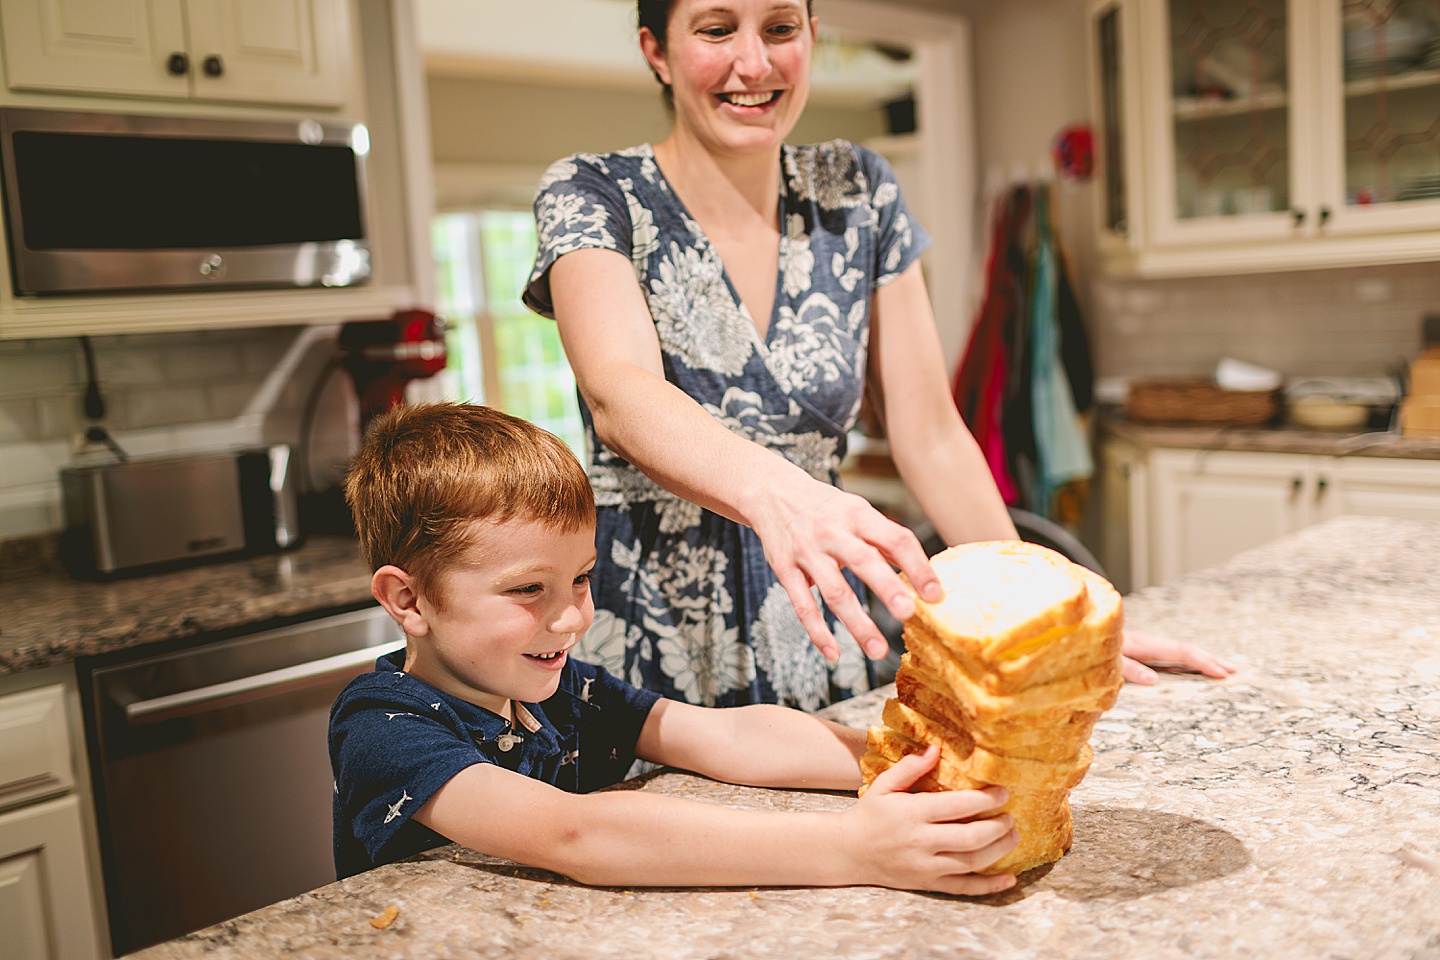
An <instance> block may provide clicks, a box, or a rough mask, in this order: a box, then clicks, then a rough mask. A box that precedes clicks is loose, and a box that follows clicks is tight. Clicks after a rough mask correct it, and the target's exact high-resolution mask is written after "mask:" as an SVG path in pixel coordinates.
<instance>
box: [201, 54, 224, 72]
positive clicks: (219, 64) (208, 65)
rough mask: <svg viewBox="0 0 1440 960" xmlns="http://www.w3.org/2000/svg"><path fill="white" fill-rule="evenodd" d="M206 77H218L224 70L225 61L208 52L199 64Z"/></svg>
mask: <svg viewBox="0 0 1440 960" xmlns="http://www.w3.org/2000/svg"><path fill="white" fill-rule="evenodd" d="M201 66H202V68H203V69H204V71H205V76H207V77H218V76H220V75H221V74H223V73H224V72H225V61H223V60H221V59H220V58H219V56H217V55H216V54H213V53H212V54H210V56H208V57H206V58H205V62H204V63H203V64H202V65H201Z"/></svg>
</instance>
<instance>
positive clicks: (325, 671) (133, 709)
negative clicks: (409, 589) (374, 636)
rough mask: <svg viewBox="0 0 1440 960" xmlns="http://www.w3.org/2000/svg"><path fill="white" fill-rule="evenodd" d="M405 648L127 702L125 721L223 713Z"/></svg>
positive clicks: (398, 644)
mask: <svg viewBox="0 0 1440 960" xmlns="http://www.w3.org/2000/svg"><path fill="white" fill-rule="evenodd" d="M404 646H405V641H404V640H397V641H391V642H390V643H382V644H379V645H378V646H374V647H366V648H364V649H363V650H350V651H347V652H345V653H337V654H335V655H334V656H331V657H325V658H323V659H320V660H312V661H310V662H309V663H298V664H296V665H295V666H293V667H282V668H281V669H279V670H270V671H267V672H265V673H257V674H255V675H254V676H249V677H241V678H240V679H239V680H227V681H225V682H224V683H213V684H211V685H209V686H207V687H196V688H195V689H194V690H185V691H182V692H180V693H172V694H167V695H166V696H163V697H155V698H154V699H151V700H140V701H137V702H135V703H127V704H126V705H125V719H126V720H128V721H130V723H132V724H137V725H138V724H146V723H160V722H161V721H163V720H174V719H175V718H177V717H189V716H194V715H195V714H197V713H206V712H210V711H214V710H223V709H225V708H226V707H234V706H238V705H240V704H242V703H249V702H251V701H254V700H262V699H264V698H266V697H274V696H279V695H280V694H283V693H292V692H294V691H296V690H303V689H305V688H307V687H314V686H319V685H320V684H323V683H325V682H326V681H327V680H329V679H330V678H331V677H334V676H335V675H337V674H344V673H347V672H354V670H355V668H356V667H361V666H364V665H366V664H369V663H374V662H375V661H376V660H377V659H379V658H380V657H383V656H385V655H386V654H387V653H391V652H393V651H395V650H399V649H401V648H402V647H404Z"/></svg>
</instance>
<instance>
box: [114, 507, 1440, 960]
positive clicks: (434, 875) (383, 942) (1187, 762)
mask: <svg viewBox="0 0 1440 960" xmlns="http://www.w3.org/2000/svg"><path fill="white" fill-rule="evenodd" d="M1437 569H1440V524H1435V523H1426V522H1419V521H1413V522H1412V521H1399V520H1382V519H1357V518H1344V519H1341V520H1336V521H1331V522H1329V523H1326V524H1323V525H1321V526H1317V527H1312V528H1309V529H1307V530H1305V531H1303V532H1301V533H1300V534H1298V535H1296V536H1294V537H1292V538H1289V539H1287V540H1283V541H1280V542H1277V543H1275V544H1271V545H1268V546H1266V547H1262V548H1260V549H1257V550H1254V551H1251V552H1249V553H1246V554H1242V555H1241V556H1239V557H1237V558H1235V559H1234V560H1232V561H1230V562H1228V563H1226V564H1225V565H1223V566H1220V567H1217V568H1214V569H1212V570H1209V571H1206V572H1204V573H1200V574H1196V575H1192V576H1189V577H1186V578H1183V579H1181V580H1178V581H1175V582H1174V583H1172V584H1170V585H1168V586H1165V587H1163V588H1153V589H1150V590H1147V591H1144V592H1142V593H1140V594H1137V595H1135V596H1132V597H1130V598H1127V600H1126V605H1127V616H1128V619H1129V622H1130V623H1131V624H1132V625H1133V626H1136V627H1142V628H1148V629H1151V630H1154V631H1158V632H1163V633H1166V634H1168V635H1171V636H1175V637H1180V638H1183V639H1186V640H1191V641H1195V642H1198V643H1203V644H1205V645H1207V646H1209V647H1210V648H1212V649H1214V650H1215V651H1217V652H1219V653H1222V654H1224V655H1225V656H1227V657H1230V658H1233V659H1234V660H1235V662H1236V663H1237V664H1238V665H1239V667H1240V669H1239V672H1238V673H1236V674H1235V676H1233V677H1231V678H1230V679H1229V680H1226V681H1223V682H1216V681H1211V680H1205V679H1201V678H1197V677H1192V676H1180V675H1162V676H1161V677H1160V681H1159V683H1158V684H1157V685H1155V686H1154V687H1148V688H1147V687H1137V686H1133V685H1132V686H1127V687H1126V688H1125V690H1124V691H1123V693H1122V694H1121V697H1120V701H1119V703H1118V704H1117V706H1116V708H1115V709H1114V710H1113V711H1111V712H1110V713H1109V714H1107V715H1106V716H1105V717H1104V718H1103V719H1102V720H1101V722H1100V724H1099V726H1098V727H1097V728H1096V730H1095V734H1094V737H1093V741H1092V742H1093V744H1094V746H1095V751H1096V759H1095V763H1094V766H1093V767H1092V769H1091V771H1090V773H1089V776H1087V777H1086V779H1085V780H1084V782H1083V783H1081V784H1080V785H1079V786H1078V787H1077V788H1076V789H1075V791H1074V792H1073V794H1072V798H1071V799H1072V805H1073V809H1074V816H1075V842H1074V847H1073V848H1072V850H1071V851H1070V853H1069V854H1067V855H1066V856H1065V857H1064V858H1063V859H1062V860H1060V861H1059V862H1058V863H1056V864H1054V865H1051V866H1049V867H1042V868H1040V869H1037V870H1034V871H1031V872H1029V873H1027V874H1025V875H1023V876H1022V877H1021V882H1020V884H1019V885H1018V886H1017V888H1015V889H1013V890H1010V891H1007V892H1005V893H1004V894H1001V895H998V896H996V897H991V898H983V899H969V900H967V899H959V898H951V897H945V896H936V895H927V894H919V893H906V892H900V891H893V890H886V889H880V888H871V887H852V888H843V889H804V888H779V889H769V888H762V889H755V890H748V889H742V890H714V889H704V890H643V889H599V888H591V887H584V886H580V885H578V884H575V883H572V882H570V881H568V880H566V879H564V878H562V877H559V876H557V875H554V874H551V873H547V872H545V871H540V870H533V869H527V868H522V867H517V866H515V865H514V864H511V863H508V862H505V861H499V860H495V859H493V858H489V857H484V856H480V855H478V854H475V853H473V852H470V851H467V850H464V849H462V848H459V847H455V846H450V847H444V848H441V849H439V850H436V851H433V852H432V853H431V854H430V855H428V856H425V857H423V858H420V859H416V860H413V861H409V862H405V863H401V864H396V865H393V866H389V867H383V868H380V869H378V870H375V871H372V872H370V873H368V874H363V875H361V876H358V877H354V878H351V879H349V880H347V881H344V882H342V883H336V884H331V885H329V886H326V887H323V888H321V889H319V890H316V891H313V892H311V893H308V894H305V895H302V896H299V897H295V898H293V899H290V900H287V901H284V902H282V903H279V904H275V905H273V906H270V907H267V908H265V909H262V910H259V911H257V912H255V913H252V914H248V915H246V916H244V917H240V918H238V919H236V920H232V921H230V922H227V923H224V924H220V925H219V926H216V927H212V928H210V929H207V930H204V931H200V932H198V933H196V934H193V935H191V936H188V937H185V938H182V939H180V940H176V941H172V942H170V943H168V944H162V945H160V946H157V947H154V948H151V949H150V950H148V951H145V952H143V954H142V956H143V957H145V958H146V960H191V958H200V957H215V958H246V960H253V958H258V957H279V956H282V955H283V956H287V957H313V958H331V957H334V958H339V957H361V956H363V957H367V958H400V957H406V958H410V957H413V958H424V960H436V958H447V957H454V958H470V957H515V958H535V957H575V958H580V957H585V958H594V957H604V958H610V957H613V958H617V960H618V958H627V960H628V958H646V957H673V958H697V960H698V958H719V957H729V958H749V957H810V956H818V957H857V958H858V957H865V958H892V957H893V958H909V957H945V958H950V957H957V958H987V960H988V958H997V960H998V958H1002V957H1005V958H1009V957H1026V958H1042V957H1055V958H1097V960H1098V958H1106V960H1109V958H1114V957H1145V958H1182V957H1183V958H1216V960H1220V958H1224V960H1231V958H1257V960H1259V958H1297V960H1298V958H1305V960H1311V958H1333V960H1360V958H1387V960H1392V958H1393V960H1435V958H1437V957H1440V586H1437V576H1436V572H1435V571H1436V570H1437ZM887 692H888V691H886V690H881V691H876V692H873V693H871V694H868V695H866V696H864V697H861V698H857V699H856V700H854V701H850V702H848V703H846V704H841V705H837V706H836V707H832V708H831V715H833V716H835V717H836V718H837V719H840V720H842V721H843V722H847V723H851V724H853V725H856V726H865V725H868V724H869V723H871V722H872V721H873V720H874V719H875V718H876V717H877V716H878V713H879V707H880V704H881V702H882V698H883V696H884V695H885V693H887ZM625 787H627V788H630V789H643V790H649V791H656V792H661V793H666V794H673V795H676V796H686V797H692V798H694V799H697V800H704V801H708V802H713V803H724V804H735V805H743V806H749V807H763V808H774V809H822V810H841V809H844V808H845V807H847V806H848V805H849V804H851V803H853V802H854V801H853V799H852V798H850V797H848V796H841V795H836V794H826V793H797V792H786V791H769V790H756V789H746V788H739V787H730V786H724V785H719V784H715V783H712V782H710V781H706V780H704V779H701V778H698V777H694V776H690V775H687V774H679V773H662V774H660V775H659V776H656V777H653V778H650V779H647V780H643V781H640V782H631V783H629V784H626V785H625ZM391 906H394V907H396V908H398V913H397V915H396V917H395V919H394V922H393V923H392V924H390V926H389V927H388V928H386V929H377V928H376V927H375V926H372V924H371V923H370V920H371V918H373V917H377V916H379V915H381V914H382V912H383V911H384V910H385V909H386V908H387V907H391Z"/></svg>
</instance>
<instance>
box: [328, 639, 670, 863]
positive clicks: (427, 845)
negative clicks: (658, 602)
mask: <svg viewBox="0 0 1440 960" xmlns="http://www.w3.org/2000/svg"><path fill="white" fill-rule="evenodd" d="M404 665H405V651H404V650H397V651H396V652H394V653H392V654H390V655H388V656H385V657H381V658H380V659H379V660H377V661H375V672H373V673H367V674H365V675H363V676H360V677H356V678H355V679H354V680H352V681H351V682H350V684H349V686H347V687H346V688H345V689H344V690H343V691H341V693H340V696H339V697H338V698H336V700H335V705H334V706H333V707H331V708H330V767H331V769H332V770H333V771H334V774H335V872H336V874H337V875H338V876H339V877H340V879H342V880H343V879H344V878H345V877H348V876H352V875H354V874H357V873H361V872H363V871H365V870H369V869H370V868H372V867H377V866H379V865H380V864H382V863H393V862H395V861H396V860H401V859H404V858H405V857H408V856H411V855H413V854H416V853H419V852H421V851H422V850H429V849H431V848H432V847H438V846H441V845H442V844H445V843H449V842H450V841H449V840H447V839H446V838H445V837H442V836H441V835H440V834H438V833H436V832H435V831H434V830H431V829H430V828H429V827H426V826H424V825H422V824H420V823H417V822H414V821H412V820H411V819H410V815H411V814H413V813H414V812H415V811H416V810H418V809H420V807H421V806H423V805H424V804H425V802H426V801H428V800H429V799H430V798H431V797H432V796H434V794H435V791H437V790H439V789H440V788H441V787H442V786H444V785H445V784H446V783H447V782H448V781H449V780H450V778H451V777H453V776H455V774H457V773H459V772H460V771H461V770H464V769H465V768H466V767H469V766H471V765H473V764H477V763H494V764H499V765H500V766H503V767H506V768H507V769H510V770H514V771H516V772H517V773H520V774H523V775H524V776H527V777H533V778H535V779H536V780H543V781H544V782H546V783H549V784H552V785H554V786H556V787H559V788H561V789H562V790H568V791H569V792H571V793H589V792H590V791H592V790H598V789H599V788H601V787H607V786H610V785H611V784H613V783H618V782H620V781H621V780H623V779H624V778H625V774H626V773H627V772H629V770H630V767H631V765H632V764H633V763H634V762H635V743H636V741H637V740H639V739H640V729H641V728H642V727H643V726H644V725H645V719H646V717H648V716H649V715H650V708H651V707H653V706H654V705H655V702H656V701H657V700H659V699H660V695H659V694H657V693H651V692H650V691H648V690H640V689H637V688H635V687H632V686H630V685H629V684H628V683H625V682H623V681H621V680H618V679H616V678H615V677H612V676H611V675H610V674H608V673H606V672H605V670H604V669H602V668H600V667H597V666H594V665H593V664H589V663H582V662H580V661H578V660H573V659H571V660H568V661H567V662H566V664H565V668H564V670H562V671H561V674H560V686H559V688H558V689H557V690H556V691H555V693H554V694H553V695H552V696H551V697H550V698H549V699H547V700H546V701H545V702H544V703H525V704H517V710H516V711H515V713H516V724H515V729H514V733H513V734H512V732H511V727H510V724H509V723H508V722H506V721H505V720H504V719H502V718H501V717H499V716H498V715H496V714H494V713H491V712H490V711H489V710H486V709H484V708H483V707H477V706H476V705H475V704H473V703H470V702H468V701H466V700H461V699H459V698H458V697H452V696H450V695H449V694H447V693H442V692H441V691H439V690H436V689H435V688H434V687H432V686H430V685H429V684H428V683H425V682H424V681H423V680H418V679H416V678H415V677H412V676H410V675H409V674H407V673H405V672H403V671H402V669H401V668H402V667H403V666H404ZM516 736H518V738H519V739H518V740H516V739H515V737H516ZM475 815H476V816H483V815H484V811H483V810H476V811H475Z"/></svg>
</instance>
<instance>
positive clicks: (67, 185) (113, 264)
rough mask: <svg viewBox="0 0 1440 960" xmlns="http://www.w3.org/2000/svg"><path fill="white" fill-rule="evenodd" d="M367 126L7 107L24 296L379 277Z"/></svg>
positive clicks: (11, 225) (13, 232)
mask: <svg viewBox="0 0 1440 960" xmlns="http://www.w3.org/2000/svg"><path fill="white" fill-rule="evenodd" d="M368 152H369V135H368V133H367V132H366V129H365V127H364V126H363V125H361V124H357V123H341V122H334V121H328V122H321V121H317V120H313V119H308V118H307V119H302V120H295V121H278V120H266V121H260V120H215V119H206V118H199V117H148V116H129V115H123V114H113V113H80V112H74V111H68V110H33V109H21V108H6V109H0V162H3V168H0V169H3V173H4V180H5V184H4V186H5V190H4V193H5V223H6V226H7V227H8V230H9V239H10V256H11V260H12V265H13V268H14V269H13V271H12V272H13V275H14V285H15V292H16V293H17V294H19V295H27V294H73V293H93V292H100V291H120V290H155V289H174V288H191V287H200V288H223V287H237V286H254V287H303V286H327V287H329V286H348V285H351V284H356V283H362V282H364V281H366V280H368V279H369V277H370V245H369V241H368V238H367V236H366V222H365V220H366V217H365V157H366V154H367V153H368Z"/></svg>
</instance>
